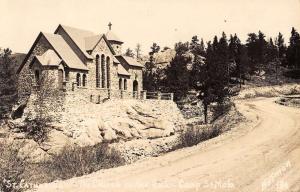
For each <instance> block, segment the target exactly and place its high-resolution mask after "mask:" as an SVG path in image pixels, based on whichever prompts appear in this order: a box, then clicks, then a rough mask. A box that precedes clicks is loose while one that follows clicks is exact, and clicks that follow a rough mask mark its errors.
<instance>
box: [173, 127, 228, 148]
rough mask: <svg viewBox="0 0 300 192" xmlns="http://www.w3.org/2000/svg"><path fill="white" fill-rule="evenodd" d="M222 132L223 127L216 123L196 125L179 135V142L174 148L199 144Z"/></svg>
mask: <svg viewBox="0 0 300 192" xmlns="http://www.w3.org/2000/svg"><path fill="white" fill-rule="evenodd" d="M221 132H222V130H221V128H220V127H219V126H216V125H214V126H206V127H203V126H202V127H197V126H195V127H192V128H189V129H187V130H186V131H184V132H182V133H181V134H180V135H179V139H178V143H177V145H176V146H175V147H174V148H173V150H175V149H179V148H183V147H191V146H193V145H197V144H198V143H201V142H202V141H205V140H208V139H211V138H214V137H217V136H218V135H220V134H221Z"/></svg>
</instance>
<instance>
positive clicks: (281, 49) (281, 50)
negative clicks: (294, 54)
mask: <svg viewBox="0 0 300 192" xmlns="http://www.w3.org/2000/svg"><path fill="white" fill-rule="evenodd" d="M275 44H276V46H277V48H278V56H279V59H280V61H281V63H282V64H283V65H284V64H286V62H285V56H286V51H287V48H286V45H285V44H284V39H283V36H282V34H281V33H280V32H279V33H278V36H277V38H276V41H275Z"/></svg>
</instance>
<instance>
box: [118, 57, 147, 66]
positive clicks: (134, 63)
mask: <svg viewBox="0 0 300 192" xmlns="http://www.w3.org/2000/svg"><path fill="white" fill-rule="evenodd" d="M116 58H117V59H118V60H119V61H120V62H121V63H122V61H125V62H126V63H127V64H128V65H130V66H134V67H141V68H143V67H144V66H143V65H141V64H140V63H139V62H138V61H137V60H135V59H134V58H132V57H128V56H123V55H118V56H116Z"/></svg>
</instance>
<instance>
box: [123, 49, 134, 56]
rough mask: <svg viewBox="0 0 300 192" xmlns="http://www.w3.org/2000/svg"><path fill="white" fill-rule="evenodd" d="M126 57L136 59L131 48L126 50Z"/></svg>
mask: <svg viewBox="0 0 300 192" xmlns="http://www.w3.org/2000/svg"><path fill="white" fill-rule="evenodd" d="M124 55H125V56H127V57H134V53H133V51H132V50H131V49H130V48H127V49H126V52H125V54H124Z"/></svg>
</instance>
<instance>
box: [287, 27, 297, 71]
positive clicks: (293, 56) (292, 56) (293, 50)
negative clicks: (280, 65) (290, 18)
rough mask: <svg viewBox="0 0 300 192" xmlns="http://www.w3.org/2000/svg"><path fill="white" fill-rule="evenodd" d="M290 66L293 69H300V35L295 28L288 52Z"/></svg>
mask: <svg viewBox="0 0 300 192" xmlns="http://www.w3.org/2000/svg"><path fill="white" fill-rule="evenodd" d="M287 61H288V65H289V66H290V67H292V68H297V69H299V68H300V35H299V33H298V32H297V31H296V29H295V28H294V27H293V28H292V32H291V37H290V45H289V47H288V50H287Z"/></svg>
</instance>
